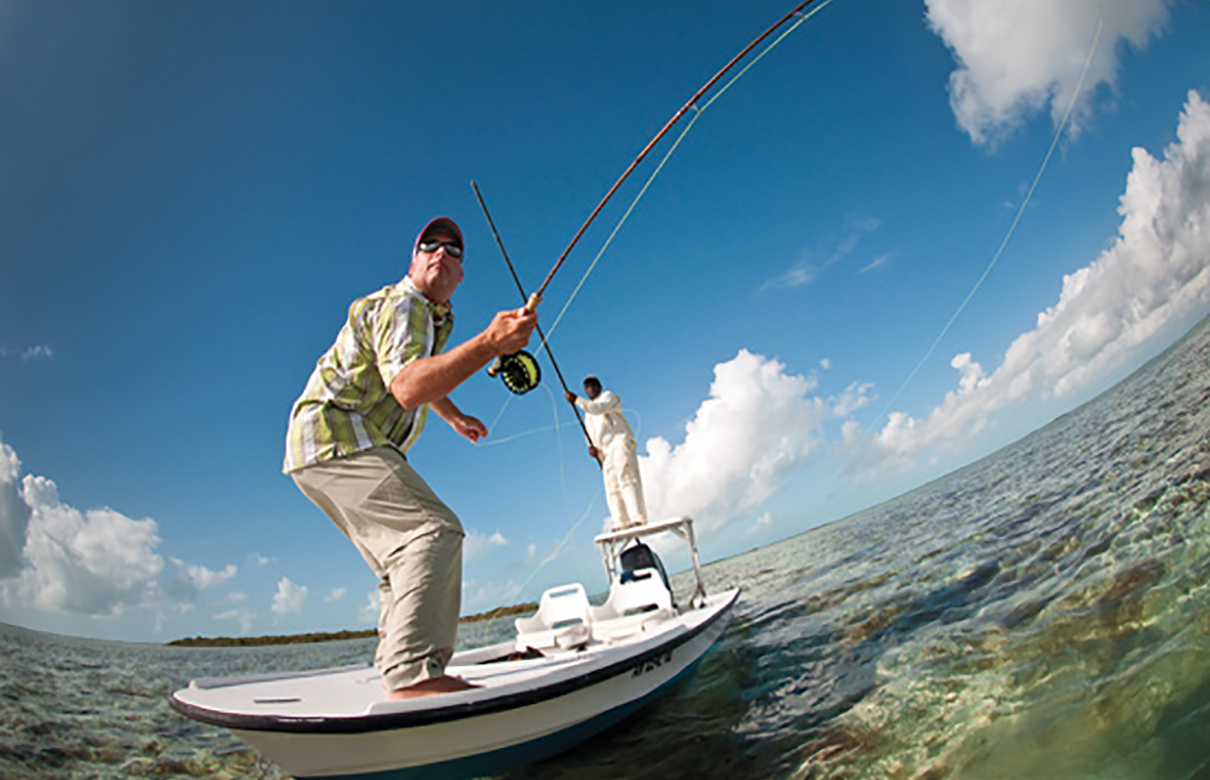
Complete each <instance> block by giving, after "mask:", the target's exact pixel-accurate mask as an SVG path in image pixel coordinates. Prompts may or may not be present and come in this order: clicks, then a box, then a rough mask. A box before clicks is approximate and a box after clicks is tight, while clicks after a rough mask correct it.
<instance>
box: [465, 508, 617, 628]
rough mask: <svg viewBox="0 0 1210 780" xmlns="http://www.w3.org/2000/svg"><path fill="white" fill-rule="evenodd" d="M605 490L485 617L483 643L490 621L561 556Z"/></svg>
mask: <svg viewBox="0 0 1210 780" xmlns="http://www.w3.org/2000/svg"><path fill="white" fill-rule="evenodd" d="M604 492H605V488H604V486H602V487H601V488H600V489H599V490H597V493H596V495H595V496H593V497H592V500H590V501H589V502H588V506H586V507H584V512H583V514H581V515H580V519H579V520H577V521H576V522H575V523H574V524H573V525H572V526H571V528H570V530H568V532H567V534H566V535H565V536H564V537H563V538H562V539H560V540H559V541H558V542H557V543H556V544H555V546H554V548H552V549H551V551H550V552H548V553H547V554H546V555H545V556H544V557H543V558H542V560H540V561H538V565H537V566H535V567H534V568H533V571H531V572H530V573H529V576H528V577H526V578H525V581H524V582H522V583H521V584H520V585H518V586H517V587H516V588H514V589H513V591H512V594H511V595H509V596H508V597H506V598H505V599H504V603H503V604H501V605H500V606H499V607H497V608H496V609H494V610H492V611H491V612H489V613H488V615H487V617H485V618H484V619H483V632H482V634H480V643H481V644H482V643H483V642H484V640H485V639H486V637H487V629H488V623H489V622H490V621H491V620H493V619H494V618H495V617H496V616H497V615H498V614H499V613H500V612H502V611H504V610H505V609H507V608H508V606H511V602H513V601H516V600H517V598H518V597H519V596H520V595H521V593H522V592H523V591H524V590H525V589H526V588H527V587H529V584H530V583H531V582H533V580H534V577H536V576H538V572H540V571H542V569H543V567H545V566H546V564H548V563H550V562H551V561H553V560H555V558H557V557H559V554H560V553H562V552H563V548H564V547H566V546H567V544H568V543H569V542H570V541H571V538H572V537H573V536H574V535H575V533H576V531H577V530H578V529H579V527H580V526H581V525H583V524H584V521H585V520H587V519H588V514H589V513H590V512H591V511H592V508H593V507H594V506H596V504H597V499H599V498H600V497H601V494H602V493H604Z"/></svg>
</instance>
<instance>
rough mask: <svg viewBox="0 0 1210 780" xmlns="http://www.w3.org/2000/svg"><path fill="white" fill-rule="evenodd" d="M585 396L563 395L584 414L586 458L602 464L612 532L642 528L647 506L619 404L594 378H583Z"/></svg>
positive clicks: (634, 447)
mask: <svg viewBox="0 0 1210 780" xmlns="http://www.w3.org/2000/svg"><path fill="white" fill-rule="evenodd" d="M584 394H585V395H586V396H588V398H586V399H585V398H580V397H579V396H577V395H576V394H575V393H573V392H572V391H570V390H568V391H567V392H566V393H564V395H565V397H566V398H567V401H568V403H571V404H574V405H576V406H578V407H579V408H580V409H581V410H583V411H584V414H585V420H584V422H585V425H586V426H587V429H588V430H587V433H588V436H589V439H590V441H589V444H588V454H589V455H591V456H592V457H594V458H596V459H597V460H598V461H600V463H601V473H602V475H603V477H604V479H605V501H606V502H607V503H608V504H609V514H610V517H611V518H612V521H613V528H614V530H615V531H616V530H620V529H622V528H629V527H630V526H635V525H643V524H644V523H646V522H647V504H646V502H645V501H644V500H643V482H642V479H641V477H640V476H639V459H638V454H637V452H638V445H637V444H636V443H635V440H634V433H632V432H631V430H630V423H628V422H626V417H625V416H623V414H622V401H621V399H620V398H618V397H617V396H616V395H614V394H613V393H611V392H609V391H608V390H605V391H602V390H601V380H599V379H597V378H596V377H595V376H589V377H585V379H584Z"/></svg>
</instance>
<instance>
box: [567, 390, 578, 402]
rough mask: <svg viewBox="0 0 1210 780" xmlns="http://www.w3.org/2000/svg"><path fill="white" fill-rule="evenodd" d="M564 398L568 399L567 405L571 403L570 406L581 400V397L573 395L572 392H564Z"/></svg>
mask: <svg viewBox="0 0 1210 780" xmlns="http://www.w3.org/2000/svg"><path fill="white" fill-rule="evenodd" d="M563 397H564V398H566V399H567V403H569V404H574V403H575V402H576V399H577V398H579V396H577V395H576V394H575V393H573V392H572V391H570V390H564V391H563Z"/></svg>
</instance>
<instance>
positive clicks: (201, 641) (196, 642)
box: [168, 602, 538, 647]
mask: <svg viewBox="0 0 1210 780" xmlns="http://www.w3.org/2000/svg"><path fill="white" fill-rule="evenodd" d="M537 609H538V605H537V603H536V602H529V603H525V604H515V605H513V606H511V607H500V608H498V609H493V610H492V611H490V612H480V613H479V614H477V615H466V616H464V617H461V618H458V622H459V623H475V622H478V621H480V620H489V619H491V618H498V617H508V616H509V615H520V614H524V613H528V612H534V611H536V610H537ZM377 633H378V632H377V631H376V630H375V629H372V628H368V629H363V630H358V631H348V630H344V631H327V632H316V633H310V634H283V635H278V636H215V637H206V636H194V637H187V638H185V639H174V640H172V641H171V642H169V643H168V644H169V645H170V646H172V647H262V646H269V645H304V644H310V643H313V642H339V641H341V640H344V639H366V638H368V637H372V636H375V635H376V634H377Z"/></svg>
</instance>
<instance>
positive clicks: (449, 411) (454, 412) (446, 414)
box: [429, 395, 462, 424]
mask: <svg viewBox="0 0 1210 780" xmlns="http://www.w3.org/2000/svg"><path fill="white" fill-rule="evenodd" d="M429 408H430V409H432V410H433V411H434V412H436V413H437V414H438V416H440V417H441V419H443V420H445V421H446V422H447V423H451V424H453V422H454V421H455V420H457V419H458V418H460V417H461V416H462V410H461V409H459V408H458V407H457V405H456V404H455V403H454V402H453V401H451V400H450V397H449V396H448V395H447V396H446V397H445V398H438V399H437V400H436V401H433V402H431V403H430V404H429Z"/></svg>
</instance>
